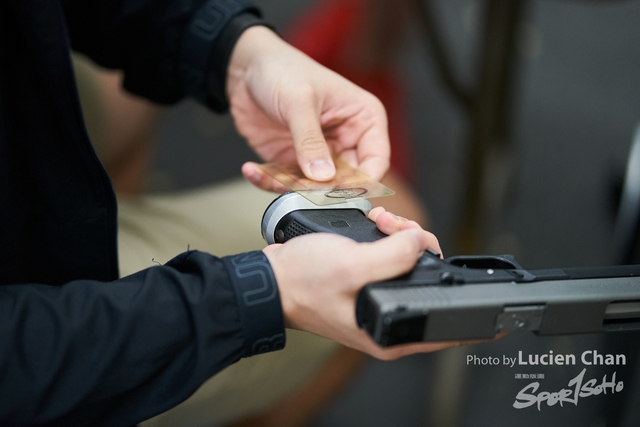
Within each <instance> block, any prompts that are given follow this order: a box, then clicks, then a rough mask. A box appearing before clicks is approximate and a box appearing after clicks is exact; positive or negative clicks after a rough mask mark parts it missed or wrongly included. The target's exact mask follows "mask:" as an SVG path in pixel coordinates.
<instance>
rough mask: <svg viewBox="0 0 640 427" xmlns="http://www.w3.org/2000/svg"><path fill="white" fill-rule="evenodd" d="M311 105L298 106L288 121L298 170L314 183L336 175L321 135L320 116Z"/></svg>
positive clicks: (329, 151)
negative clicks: (298, 166)
mask: <svg viewBox="0 0 640 427" xmlns="http://www.w3.org/2000/svg"><path fill="white" fill-rule="evenodd" d="M315 110H316V109H315V108H313V106H312V105H308V106H298V108H297V109H296V110H295V111H294V112H293V114H292V117H291V119H290V120H289V125H290V130H291V136H292V138H293V146H294V148H295V150H296V158H297V160H298V164H299V165H300V169H302V172H303V173H304V174H305V176H306V177H307V178H309V179H312V180H314V181H329V180H331V179H333V178H334V176H335V174H336V167H335V165H334V163H333V160H332V158H331V150H330V149H329V146H328V145H327V141H326V140H325V138H324V134H323V133H322V128H321V126H320V114H319V113H318V112H317V111H315Z"/></svg>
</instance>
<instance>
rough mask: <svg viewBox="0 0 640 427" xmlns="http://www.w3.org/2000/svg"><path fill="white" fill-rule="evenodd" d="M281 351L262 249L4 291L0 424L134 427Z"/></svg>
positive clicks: (276, 306) (0, 300)
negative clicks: (240, 365)
mask: <svg viewBox="0 0 640 427" xmlns="http://www.w3.org/2000/svg"><path fill="white" fill-rule="evenodd" d="M283 346H284V326H283V320H282V311H281V308H280V299H279V295H278V289H277V286H276V283H275V279H274V276H273V272H272V270H271V268H270V265H269V263H268V261H267V258H266V257H265V256H264V254H263V253H262V252H261V251H256V252H249V253H246V254H241V255H236V256H231V257H226V258H222V259H219V258H216V257H213V256H211V255H208V254H205V253H202V252H197V251H191V252H186V253H184V254H181V255H179V256H178V257H176V258H174V259H173V260H172V261H170V262H169V263H168V264H166V265H164V266H158V267H153V268H149V269H147V270H144V271H141V272H139V273H137V274H134V275H132V276H129V277H126V278H123V279H120V280H116V281H114V282H110V283H102V282H94V281H82V280H80V281H75V282H70V283H68V284H66V285H63V286H47V285H37V284H32V285H5V286H0V402H1V404H0V425H2V426H23V425H24V426H26V425H38V426H39V425H47V426H77V427H80V426H128V425H132V424H135V423H137V422H140V421H142V420H144V419H147V418H149V417H151V416H153V415H156V414H158V413H161V412H163V411H165V410H167V409H169V408H170V407H172V406H174V405H176V404H178V403H179V402H181V401H182V400H184V399H186V398H187V397H188V396H189V395H191V394H192V393H193V392H194V391H195V390H196V389H197V388H198V387H199V386H200V385H201V384H202V383H203V382H204V381H205V380H206V379H208V378H209V377H211V376H212V375H213V374H215V373H216V372H218V371H220V370H221V369H223V368H224V367H225V366H227V365H230V364H232V363H234V362H236V361H237V360H238V359H240V358H242V357H245V356H251V355H253V354H257V353H261V352H265V351H271V350H277V349H280V348H282V347H283Z"/></svg>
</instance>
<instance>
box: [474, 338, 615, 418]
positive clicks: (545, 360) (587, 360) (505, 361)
mask: <svg viewBox="0 0 640 427" xmlns="http://www.w3.org/2000/svg"><path fill="white" fill-rule="evenodd" d="M577 361H580V362H581V363H582V365H584V366H585V368H583V369H582V371H580V373H579V374H578V375H576V376H575V377H574V378H572V379H571V380H570V381H569V382H568V383H567V387H566V388H562V389H560V390H557V391H553V390H552V391H550V390H541V389H542V387H541V384H540V382H539V381H533V382H530V383H529V384H527V385H526V386H524V387H523V388H522V389H521V390H520V391H519V392H518V393H517V395H516V397H515V400H514V402H513V407H514V408H516V409H525V408H529V407H531V406H535V407H536V408H537V409H538V411H541V410H542V407H543V406H554V405H560V406H564V404H565V403H566V404H573V405H576V406H577V405H578V402H579V401H580V399H584V398H587V397H591V396H598V395H601V394H615V393H620V392H621V391H622V390H623V389H624V382H623V381H620V380H619V379H618V378H617V377H616V375H617V372H615V371H614V372H613V373H611V374H607V375H604V376H603V377H602V378H601V379H600V378H588V376H587V368H586V366H620V365H626V364H627V358H626V356H625V355H624V354H600V353H598V352H597V351H596V350H585V351H584V352H582V353H581V354H580V355H579V356H578V357H576V355H575V354H554V353H553V351H550V352H548V353H544V354H527V355H525V354H523V352H522V351H519V352H518V356H517V357H509V356H507V355H503V356H502V357H478V356H476V355H467V365H481V366H487V365H494V366H496V365H501V366H507V367H509V368H515V367H523V368H524V367H526V368H527V369H530V368H534V369H535V368H536V367H538V368H540V367H549V366H573V365H576V363H577ZM515 378H516V379H518V380H520V379H531V380H534V379H536V380H537V379H544V374H542V373H536V374H531V373H516V374H515Z"/></svg>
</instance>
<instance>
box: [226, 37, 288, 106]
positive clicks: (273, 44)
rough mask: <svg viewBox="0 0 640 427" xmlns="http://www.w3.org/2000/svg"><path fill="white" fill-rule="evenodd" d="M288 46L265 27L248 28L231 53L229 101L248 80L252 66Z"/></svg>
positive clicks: (228, 87)
mask: <svg viewBox="0 0 640 427" xmlns="http://www.w3.org/2000/svg"><path fill="white" fill-rule="evenodd" d="M283 46H288V45H287V44H286V43H285V42H284V41H283V40H282V39H281V38H280V37H279V36H278V35H277V34H276V33H275V32H274V31H273V30H272V29H270V28H269V27H266V26H263V25H256V26H252V27H250V28H247V29H246V30H245V31H244V32H243V33H242V34H240V36H239V37H238V40H237V42H236V44H235V46H234V48H233V51H232V52H231V56H230V58H229V63H228V64H229V65H228V67H227V78H226V82H227V84H226V93H227V99H231V94H232V93H233V92H234V90H235V88H236V87H237V86H238V85H239V84H241V83H242V82H243V81H245V80H246V75H247V73H248V71H249V69H250V68H251V66H252V64H255V63H257V62H259V61H260V59H261V58H264V57H268V56H270V55H272V54H275V53H277V52H278V50H280V49H282V47H283Z"/></svg>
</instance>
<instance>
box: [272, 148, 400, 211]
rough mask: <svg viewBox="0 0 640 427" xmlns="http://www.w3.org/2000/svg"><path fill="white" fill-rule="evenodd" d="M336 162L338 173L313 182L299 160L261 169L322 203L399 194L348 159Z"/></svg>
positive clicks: (311, 199) (301, 193) (290, 187)
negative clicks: (306, 175) (350, 162)
mask: <svg viewBox="0 0 640 427" xmlns="http://www.w3.org/2000/svg"><path fill="white" fill-rule="evenodd" d="M333 161H334V164H335V166H336V176H335V178H334V179H333V180H331V181H313V180H311V179H309V178H307V177H305V176H304V174H303V173H302V170H301V169H300V166H298V163H296V162H289V163H276V162H274V163H265V164H262V165H260V168H261V169H262V171H263V172H264V173H266V174H267V175H269V176H270V177H272V178H273V179H275V180H276V181H278V182H279V183H281V184H282V185H284V186H285V187H287V188H289V189H290V190H292V191H295V192H296V193H298V194H300V195H301V196H303V197H305V198H306V199H308V200H309V201H310V202H312V203H314V204H316V205H319V206H324V205H332V204H336V203H344V202H349V201H355V200H361V199H372V198H374V197H385V196H391V195H393V194H395V192H394V191H393V190H392V189H390V188H389V187H387V186H385V185H383V184H381V183H379V182H378V181H376V180H374V179H373V178H371V177H369V176H368V175H366V174H365V173H363V172H361V171H359V170H357V169H354V168H352V167H351V166H349V164H348V163H347V162H345V161H343V160H340V159H333Z"/></svg>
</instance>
